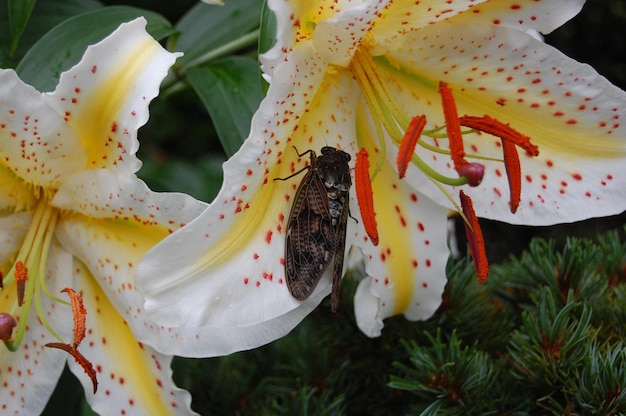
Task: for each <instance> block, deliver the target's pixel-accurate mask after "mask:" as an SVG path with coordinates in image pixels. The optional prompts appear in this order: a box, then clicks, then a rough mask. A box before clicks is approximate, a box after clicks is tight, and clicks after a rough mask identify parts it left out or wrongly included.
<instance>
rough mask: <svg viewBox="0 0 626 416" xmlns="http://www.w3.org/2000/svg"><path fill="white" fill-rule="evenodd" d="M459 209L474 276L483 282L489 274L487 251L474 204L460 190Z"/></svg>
mask: <svg viewBox="0 0 626 416" xmlns="http://www.w3.org/2000/svg"><path fill="white" fill-rule="evenodd" d="M459 196H460V197H461V209H462V210H463V215H465V234H466V235H467V242H468V243H469V249H470V255H471V256H472V260H473V261H474V269H475V270H476V278H477V279H478V281H479V282H481V283H482V282H484V281H485V280H486V279H487V275H488V274H489V262H488V260H487V251H486V250H485V240H484V238H483V232H482V230H481V229H480V224H478V218H477V217H476V212H474V204H473V203H472V200H471V198H470V197H469V196H467V195H466V194H465V192H463V191H461V192H460V194H459Z"/></svg>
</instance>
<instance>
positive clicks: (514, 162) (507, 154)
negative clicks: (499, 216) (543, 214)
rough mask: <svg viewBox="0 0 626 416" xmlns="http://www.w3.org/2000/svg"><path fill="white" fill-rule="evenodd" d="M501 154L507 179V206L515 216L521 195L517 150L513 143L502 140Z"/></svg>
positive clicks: (520, 175) (520, 172) (520, 174)
mask: <svg viewBox="0 0 626 416" xmlns="http://www.w3.org/2000/svg"><path fill="white" fill-rule="evenodd" d="M502 153H503V155H504V167H505V169H506V176H507V178H508V179H509V191H510V195H511V197H510V198H511V200H510V202H509V205H510V209H511V212H512V213H513V214H515V212H516V211H517V207H519V203H520V198H521V195H522V168H521V165H520V162H519V156H518V154H517V148H516V147H515V144H513V142H510V141H508V140H502Z"/></svg>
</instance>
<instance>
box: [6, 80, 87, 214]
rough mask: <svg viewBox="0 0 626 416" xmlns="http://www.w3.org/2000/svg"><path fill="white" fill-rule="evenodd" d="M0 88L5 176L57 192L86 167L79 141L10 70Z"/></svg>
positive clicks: (35, 92)
mask: <svg viewBox="0 0 626 416" xmlns="http://www.w3.org/2000/svg"><path fill="white" fill-rule="evenodd" d="M0 85H2V88H0V154H1V155H2V160H0V165H1V166H2V168H0V171H2V176H9V175H8V173H9V172H10V173H12V174H14V175H15V176H19V177H20V178H21V179H22V180H24V181H25V182H26V183H28V184H31V185H33V186H42V187H48V188H53V189H54V188H56V187H58V186H59V184H60V183H61V182H62V181H63V180H64V179H65V178H66V177H67V176H69V175H71V174H72V173H74V172H76V171H78V170H80V169H82V168H83V166H85V162H86V160H87V157H86V154H85V152H84V151H83V150H82V146H81V144H80V137H79V136H78V134H77V133H76V132H75V131H74V130H73V129H72V128H71V127H70V126H68V125H67V124H66V123H65V122H64V121H63V118H62V117H60V116H59V115H58V114H57V113H56V112H55V111H53V110H52V109H51V108H50V107H49V106H48V105H47V104H46V102H45V100H44V99H43V96H42V94H41V93H40V92H38V91H37V90H35V89H34V88H33V87H31V86H30V85H27V84H24V83H23V82H22V80H20V79H19V78H18V77H17V74H16V73H15V71H13V70H11V69H0ZM15 97H20V99H19V100H16V99H15ZM5 192H6V191H5ZM13 196H14V198H16V196H15V195H13ZM16 199H18V200H20V199H23V197H22V198H16ZM3 205H4V204H3Z"/></svg>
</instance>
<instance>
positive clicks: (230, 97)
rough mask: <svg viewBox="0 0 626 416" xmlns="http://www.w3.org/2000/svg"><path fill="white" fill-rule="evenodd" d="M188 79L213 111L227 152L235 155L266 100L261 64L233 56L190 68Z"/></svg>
mask: <svg viewBox="0 0 626 416" xmlns="http://www.w3.org/2000/svg"><path fill="white" fill-rule="evenodd" d="M187 77H188V80H189V83H190V84H191V86H192V87H193V88H194V90H195V91H196V92H197V93H198V95H199V96H200V99H201V100H202V102H203V103H204V106H205V107H206V109H207V111H208V112H209V115H210V116H211V120H212V121H213V124H214V125H215V130H216V131H217V134H218V136H219V138H220V142H221V143H222V147H223V148H224V151H225V152H226V154H227V155H228V156H231V155H232V154H234V153H235V152H236V151H237V150H238V149H239V147H241V144H242V143H243V141H244V139H245V138H246V137H247V136H248V133H249V131H250V120H251V119H252V115H253V114H254V112H255V111H256V109H257V108H258V106H259V103H260V102H261V100H262V99H263V91H262V89H261V80H260V77H259V67H258V64H257V63H256V61H255V60H253V59H251V58H245V57H240V56H232V57H228V58H224V59H220V60H219V61H215V62H214V63H213V64H212V65H209V66H206V67H194V68H190V69H189V72H188V73H187Z"/></svg>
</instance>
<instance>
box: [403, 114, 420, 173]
mask: <svg viewBox="0 0 626 416" xmlns="http://www.w3.org/2000/svg"><path fill="white" fill-rule="evenodd" d="M424 126H426V116H415V117H413V118H412V119H411V123H409V128H407V129H406V131H405V132H404V137H402V142H400V148H399V149H398V156H397V158H396V164H397V166H398V175H400V178H404V175H405V174H406V168H407V166H408V165H409V162H410V161H411V158H412V157H413V153H414V152H415V146H416V145H417V140H418V139H419V138H420V136H421V135H422V130H424Z"/></svg>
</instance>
